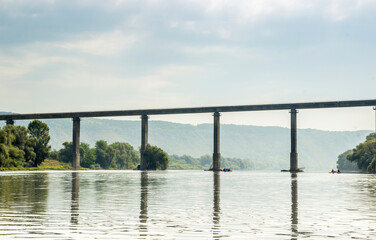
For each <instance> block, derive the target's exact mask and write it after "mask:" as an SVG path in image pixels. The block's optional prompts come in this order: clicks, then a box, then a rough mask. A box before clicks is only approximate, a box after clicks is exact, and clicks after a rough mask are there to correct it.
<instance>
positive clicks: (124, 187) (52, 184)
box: [0, 171, 376, 239]
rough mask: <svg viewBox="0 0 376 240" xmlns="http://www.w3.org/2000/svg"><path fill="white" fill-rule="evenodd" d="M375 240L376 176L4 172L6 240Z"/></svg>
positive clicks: (0, 192) (1, 193) (0, 180)
mask: <svg viewBox="0 0 376 240" xmlns="http://www.w3.org/2000/svg"><path fill="white" fill-rule="evenodd" d="M328 238H335V239H376V176H375V175H362V174H335V175H333V174H328V173H299V174H297V175H296V174H290V173H270V172H269V173H268V172H252V171H235V172H232V173H213V172H205V171H152V172H141V171H78V172H70V171H48V172H40V171H39V172H1V173H0V239H328Z"/></svg>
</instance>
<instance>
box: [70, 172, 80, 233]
mask: <svg viewBox="0 0 376 240" xmlns="http://www.w3.org/2000/svg"><path fill="white" fill-rule="evenodd" d="M79 206H80V176H79V173H78V172H72V201H71V224H72V226H73V225H78V216H79V214H78V210H79Z"/></svg>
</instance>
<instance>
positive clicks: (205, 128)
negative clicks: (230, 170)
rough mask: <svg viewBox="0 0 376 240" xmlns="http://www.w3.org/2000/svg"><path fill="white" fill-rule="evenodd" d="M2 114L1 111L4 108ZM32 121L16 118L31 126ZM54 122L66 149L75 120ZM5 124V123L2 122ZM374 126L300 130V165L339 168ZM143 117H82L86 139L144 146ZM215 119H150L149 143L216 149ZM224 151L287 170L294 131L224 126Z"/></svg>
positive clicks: (179, 150)
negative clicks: (182, 121) (194, 121)
mask: <svg viewBox="0 0 376 240" xmlns="http://www.w3.org/2000/svg"><path fill="white" fill-rule="evenodd" d="M0 114H1V113H0ZM28 122H29V121H16V124H20V125H27V124H28ZM43 122H45V123H47V124H48V126H49V127H50V135H51V146H52V148H53V149H60V148H61V146H62V145H61V144H62V143H63V142H65V141H72V120H70V119H56V120H43ZM4 124H5V123H3V122H1V124H0V125H1V126H3V125H4ZM370 132H371V131H344V132H331V131H321V130H313V129H298V153H299V166H300V167H302V166H304V167H306V169H307V170H308V171H327V170H328V169H332V168H335V166H336V161H337V156H338V155H339V154H341V153H343V152H344V151H346V150H348V149H350V148H354V147H355V146H356V145H357V144H359V143H360V142H363V141H364V139H365V137H366V136H367V135H368V134H369V133H370ZM140 135H141V123H140V121H125V120H107V119H94V118H92V119H82V121H81V141H82V142H87V143H89V144H90V145H91V146H93V145H94V144H95V142H96V141H97V140H100V139H103V140H106V141H108V142H109V143H112V142H115V141H121V142H128V143H130V144H131V145H133V146H134V147H135V148H138V147H139V146H140V141H141V140H140V139H141V138H140ZM212 135H213V126H212V124H200V125H197V126H195V125H190V124H179V123H171V122H164V121H150V122H149V143H150V144H153V145H157V146H159V147H161V148H162V149H164V150H165V151H166V152H167V153H169V154H176V155H184V154H186V155H191V156H193V157H200V156H202V155H205V154H210V155H211V154H212V151H213V150H212V149H213V143H212V140H213V136H212ZM221 154H222V156H224V157H233V158H241V159H249V160H251V161H252V162H253V163H254V164H255V167H256V168H257V169H286V168H288V167H289V156H290V130H289V129H288V128H282V127H260V126H248V125H247V126H245V125H232V124H222V125H221Z"/></svg>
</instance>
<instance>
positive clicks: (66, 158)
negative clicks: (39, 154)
mask: <svg viewBox="0 0 376 240" xmlns="http://www.w3.org/2000/svg"><path fill="white" fill-rule="evenodd" d="M58 160H59V161H61V162H65V163H71V162H72V160H73V144H72V142H64V143H63V148H62V149H60V150H59V154H58Z"/></svg>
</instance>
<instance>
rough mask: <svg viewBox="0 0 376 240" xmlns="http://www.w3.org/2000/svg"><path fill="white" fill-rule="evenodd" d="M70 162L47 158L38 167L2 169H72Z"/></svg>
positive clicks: (4, 169)
mask: <svg viewBox="0 0 376 240" xmlns="http://www.w3.org/2000/svg"><path fill="white" fill-rule="evenodd" d="M72 169H73V168H72V166H71V165H70V164H69V163H62V162H59V161H57V160H52V159H46V160H44V161H43V162H42V163H41V164H40V165H38V167H22V168H16V167H11V168H0V171H36V170H72Z"/></svg>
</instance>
